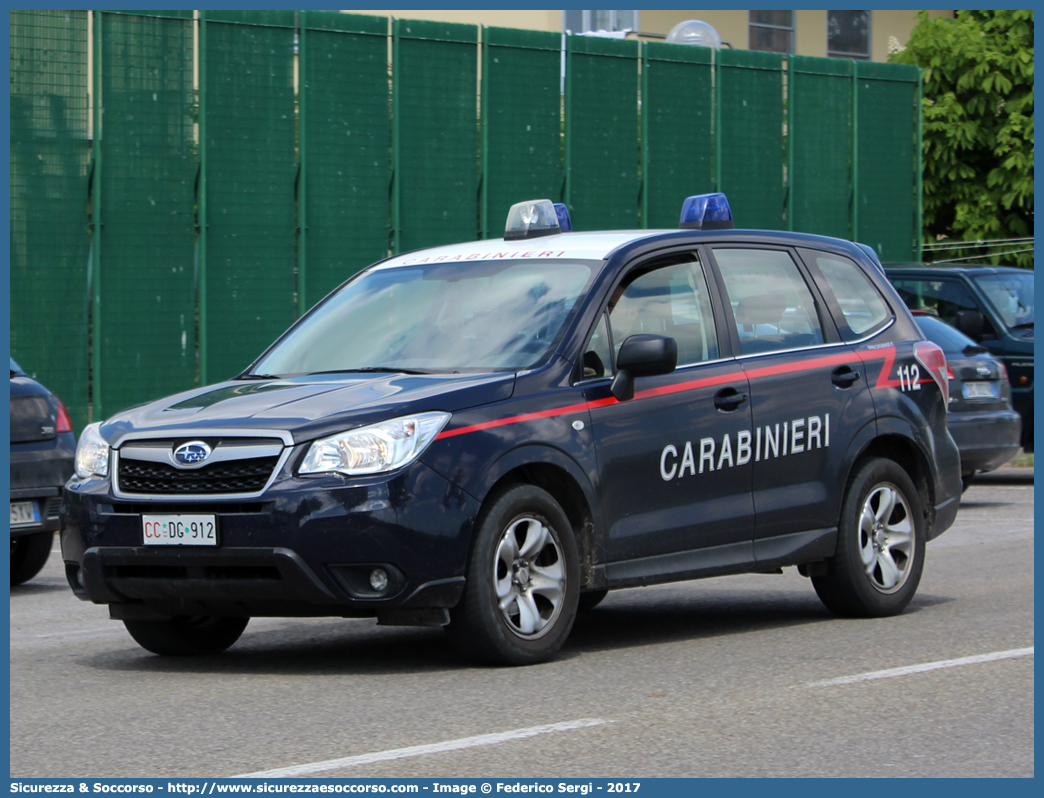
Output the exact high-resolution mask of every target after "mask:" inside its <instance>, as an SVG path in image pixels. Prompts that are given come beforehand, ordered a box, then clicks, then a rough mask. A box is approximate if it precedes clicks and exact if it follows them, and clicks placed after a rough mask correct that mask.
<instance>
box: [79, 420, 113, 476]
mask: <svg viewBox="0 0 1044 798" xmlns="http://www.w3.org/2000/svg"><path fill="white" fill-rule="evenodd" d="M100 428H101V422H95V423H94V424H88V425H87V426H86V427H84V428H83V434H81V435H80V442H79V443H77V444H76V476H78V477H80V479H87V478H88V477H107V476H109V444H108V443H107V442H106V441H105V438H103V437H102V436H101V433H100V432H99V431H98V430H99V429H100Z"/></svg>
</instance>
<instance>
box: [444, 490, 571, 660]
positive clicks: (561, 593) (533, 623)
mask: <svg viewBox="0 0 1044 798" xmlns="http://www.w3.org/2000/svg"><path fill="white" fill-rule="evenodd" d="M579 591H580V566H579V558H578V556H577V549H576V540H575V538H574V536H573V530H572V527H571V526H570V524H569V519H568V518H566V515H565V513H564V512H563V511H562V508H561V507H560V506H559V504H558V502H556V501H555V500H554V499H553V498H552V497H551V495H550V494H549V493H547V492H546V491H544V490H542V489H540V488H538V487H535V486H533V485H516V486H514V487H511V488H508V489H507V490H505V491H504V492H503V493H501V494H500V495H499V496H497V497H495V498H493V499H492V501H491V503H490V504H489V506H488V507H487V508H486V509H485V510H483V513H482V517H481V519H480V521H479V525H478V531H477V532H476V536H475V543H474V547H473V549H472V552H471V555H470V557H469V559H468V570H467V584H466V587H465V589H464V597H463V598H462V599H461V600H460V603H459V604H458V605H457V606H456V607H454V608H453V609H452V610H451V611H450V624H449V626H447V627H446V632H447V633H448V634H449V636H450V639H451V640H452V641H453V644H454V645H455V646H456V647H457V649H458V650H460V651H461V652H462V653H464V654H465V655H467V656H469V657H471V658H472V659H475V660H478V661H481V662H489V663H495V664H501V665H530V664H534V663H537V662H544V661H546V660H549V659H551V657H553V656H554V655H555V654H556V653H557V652H558V650H559V649H560V648H561V647H562V645H563V644H564V643H565V640H566V638H567V637H568V636H569V631H570V630H571V629H572V626H573V621H574V619H575V618H576V606H577V599H578V598H579Z"/></svg>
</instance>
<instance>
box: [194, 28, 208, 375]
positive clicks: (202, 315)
mask: <svg viewBox="0 0 1044 798" xmlns="http://www.w3.org/2000/svg"><path fill="white" fill-rule="evenodd" d="M206 15H207V12H206V11H200V12H199V198H198V200H197V203H196V204H197V208H198V211H197V212H198V214H199V239H198V240H199V287H198V289H197V290H198V292H199V293H198V296H199V300H198V301H199V384H200V385H206V384H207V383H208V379H207V16H206Z"/></svg>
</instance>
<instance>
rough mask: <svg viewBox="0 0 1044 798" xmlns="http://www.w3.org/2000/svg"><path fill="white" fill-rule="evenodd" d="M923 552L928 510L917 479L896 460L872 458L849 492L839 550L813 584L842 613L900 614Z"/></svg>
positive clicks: (911, 591)
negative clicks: (924, 504) (922, 506)
mask: <svg viewBox="0 0 1044 798" xmlns="http://www.w3.org/2000/svg"><path fill="white" fill-rule="evenodd" d="M924 551H925V520H924V513H923V511H922V509H921V502H920V497H919V495H918V493H917V489H916V488H915V487H914V484H913V481H912V480H911V479H910V477H909V476H908V475H907V473H906V472H905V471H904V470H903V469H902V468H900V467H899V466H898V465H897V464H896V463H894V462H892V461H891V460H885V459H883V458H874V459H871V460H867V461H866V462H864V463H863V464H862V465H861V466H859V467H858V469H857V471H856V474H855V476H854V477H853V478H852V482H851V484H850V485H849V488H848V492H847V493H846V494H845V500H844V503H843V505H842V508H841V523H840V524H839V526H838V531H837V551H836V553H835V555H834V556H833V557H832V558H831V559H830V560H828V561H827V571H826V573H825V574H824V575H822V576H813V577H812V584H813V586H814V587H815V589H816V593H817V594H819V598H820V599H821V600H822V601H823V603H824V604H825V605H826V606H827V607H828V608H829V609H830V610H832V611H833V612H835V613H837V614H838V615H846V616H855V617H864V618H874V617H883V616H887V615H897V614H899V613H900V612H902V611H903V610H904V609H905V608H906V605H907V604H909V603H910V600H911V599H912V598H913V596H914V593H916V592H917V585H918V583H919V582H920V581H921V571H922V570H923V568H924Z"/></svg>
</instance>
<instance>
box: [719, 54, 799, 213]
mask: <svg viewBox="0 0 1044 798" xmlns="http://www.w3.org/2000/svg"><path fill="white" fill-rule="evenodd" d="M717 58H718V66H717V70H718V72H717V74H718V88H719V94H718V95H717V99H718V103H717V108H718V113H717V116H718V119H719V120H720V122H721V124H720V127H718V130H719V131H720V134H719V139H718V147H719V150H720V153H721V159H720V163H719V166H718V170H719V175H720V179H719V181H718V186H719V190H720V191H724V192H725V194H726V195H728V198H729V204H730V205H731V207H732V215H733V218H734V219H735V220H736V227H742V228H765V229H769V230H779V229H782V228H783V224H784V222H783V202H784V199H785V195H784V190H783V160H784V157H783V156H784V153H783V72H782V66H783V56H781V55H780V54H779V53H763V52H757V51H751V50H719V51H718V55H717Z"/></svg>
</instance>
